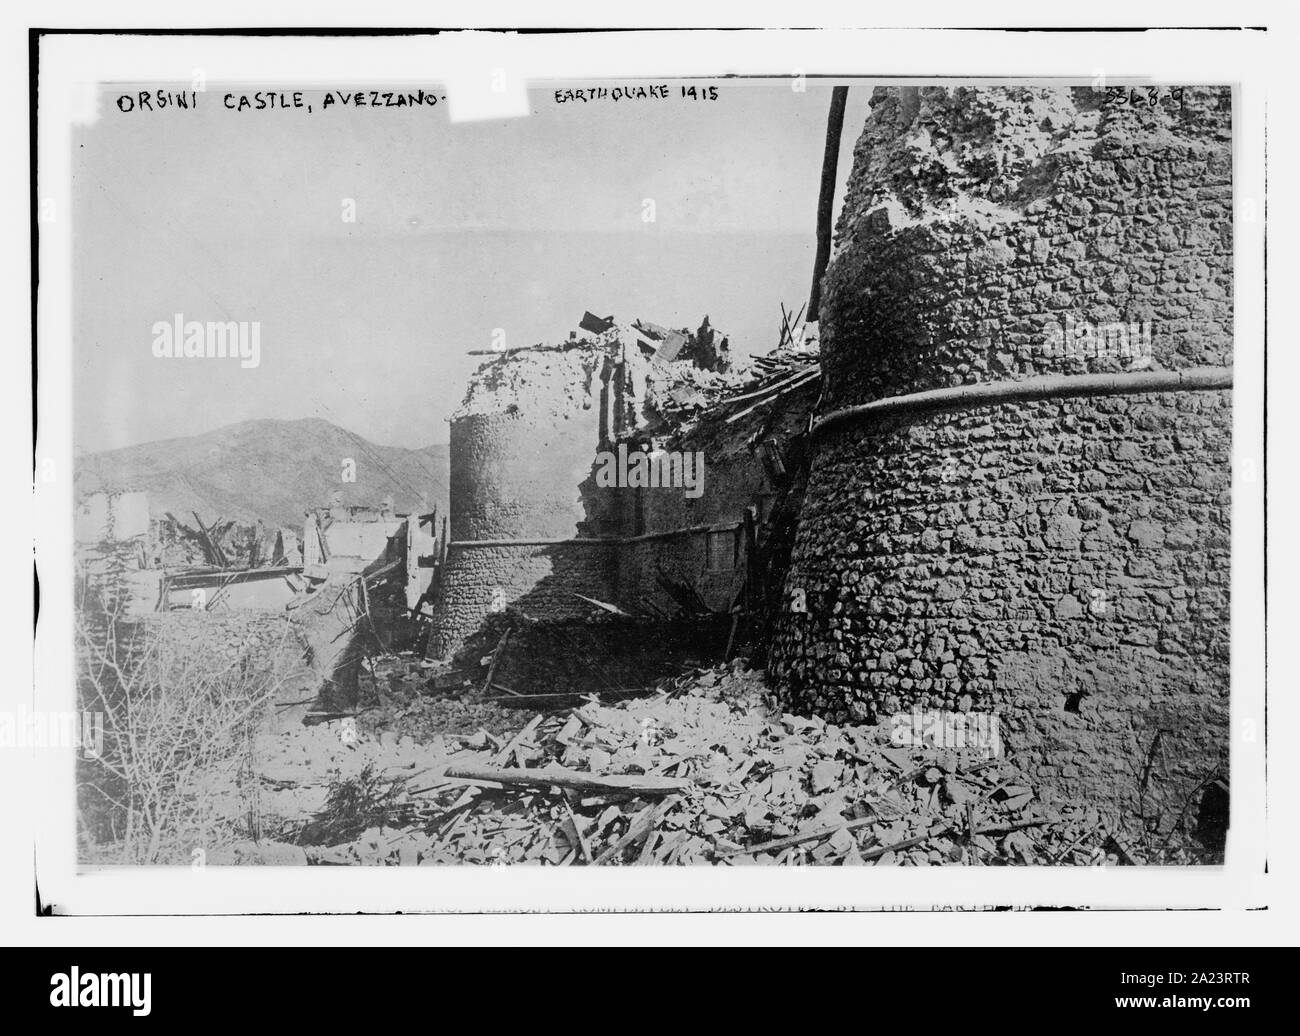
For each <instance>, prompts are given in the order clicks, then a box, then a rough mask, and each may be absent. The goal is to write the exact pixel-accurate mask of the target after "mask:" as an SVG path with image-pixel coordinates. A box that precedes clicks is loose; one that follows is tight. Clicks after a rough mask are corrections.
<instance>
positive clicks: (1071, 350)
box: [1043, 313, 1151, 366]
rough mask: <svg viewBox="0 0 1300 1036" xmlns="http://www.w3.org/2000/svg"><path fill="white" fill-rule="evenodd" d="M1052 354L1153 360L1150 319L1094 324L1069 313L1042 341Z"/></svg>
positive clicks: (1090, 357) (1142, 361)
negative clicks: (1075, 317)
mask: <svg viewBox="0 0 1300 1036" xmlns="http://www.w3.org/2000/svg"><path fill="white" fill-rule="evenodd" d="M1043 351H1044V352H1046V353H1047V354H1048V355H1049V356H1065V357H1068V358H1071V359H1080V360H1089V359H1106V358H1109V359H1118V360H1129V361H1130V362H1132V363H1134V364H1135V365H1139V366H1141V365H1144V364H1146V363H1148V362H1150V360H1151V321H1149V320H1141V321H1139V320H1130V321H1127V322H1123V321H1114V322H1112V323H1107V324H1093V323H1089V322H1088V321H1086V320H1077V321H1076V320H1075V319H1074V317H1073V316H1071V315H1070V314H1069V313H1067V314H1065V316H1064V317H1063V318H1062V320H1061V324H1060V326H1057V327H1053V328H1052V329H1051V330H1050V331H1049V332H1048V334H1047V339H1046V341H1045V342H1044V343H1043Z"/></svg>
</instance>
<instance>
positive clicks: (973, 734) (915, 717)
mask: <svg viewBox="0 0 1300 1036" xmlns="http://www.w3.org/2000/svg"><path fill="white" fill-rule="evenodd" d="M889 740H890V743H891V744H893V745H894V746H895V747H896V748H903V747H911V748H953V749H962V748H969V749H973V750H974V751H977V752H981V753H982V754H983V755H984V757H985V758H986V759H991V758H996V757H998V756H1000V755H1001V754H1002V719H1001V717H1000V716H998V715H997V714H996V713H992V712H949V711H946V710H939V709H929V710H924V711H923V710H921V709H913V710H912V711H911V712H896V713H894V715H893V716H891V717H890V731H889Z"/></svg>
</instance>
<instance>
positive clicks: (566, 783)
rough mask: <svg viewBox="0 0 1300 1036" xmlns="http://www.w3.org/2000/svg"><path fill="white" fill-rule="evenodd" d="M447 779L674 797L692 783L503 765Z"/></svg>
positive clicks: (458, 769)
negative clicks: (514, 767)
mask: <svg viewBox="0 0 1300 1036" xmlns="http://www.w3.org/2000/svg"><path fill="white" fill-rule="evenodd" d="M443 775H444V776H446V777H464V778H466V779H468V780H474V781H497V782H498V783H501V784H505V785H508V786H522V787H529V788H568V789H570V790H572V791H580V792H587V793H596V792H602V791H609V792H632V793H634V794H637V795H671V794H674V793H676V792H684V791H686V790H688V789H689V788H691V787H692V784H691V782H690V781H677V780H671V779H669V778H667V777H651V776H649V775H643V774H634V773H626V774H610V775H608V776H602V775H600V774H595V773H583V772H582V771H580V770H566V769H564V768H563V767H559V766H546V767H540V768H538V769H535V770H525V769H507V768H506V767H502V766H473V765H467V766H449V767H447V769H446V770H445V771H444V774H443Z"/></svg>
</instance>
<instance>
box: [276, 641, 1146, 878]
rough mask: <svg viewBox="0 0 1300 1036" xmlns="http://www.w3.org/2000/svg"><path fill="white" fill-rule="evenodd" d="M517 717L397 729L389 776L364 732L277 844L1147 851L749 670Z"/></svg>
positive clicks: (828, 856) (733, 851)
mask: <svg viewBox="0 0 1300 1036" xmlns="http://www.w3.org/2000/svg"><path fill="white" fill-rule="evenodd" d="M521 704H522V703H521ZM457 707H458V708H462V709H463V708H468V707H472V706H471V705H469V704H468V703H466V704H465V705H458V706H457ZM503 711H504V712H506V713H510V712H513V713H514V714H515V715H517V716H518V717H519V720H520V721H519V723H518V724H511V727H512V728H513V729H512V730H511V731H510V732H505V731H501V732H495V733H494V732H493V731H490V730H488V729H485V728H480V729H477V730H475V731H474V732H473V733H472V734H465V733H462V734H460V735H451V734H447V733H444V734H442V735H440V736H438V737H436V738H435V739H434V741H432V742H431V743H427V744H417V743H415V742H413V741H412V739H410V738H408V737H401V738H400V741H401V742H402V743H403V745H402V747H403V749H404V754H403V755H402V759H401V762H400V765H398V766H395V767H393V768H389V769H384V768H383V765H384V764H385V763H389V762H396V760H394V759H383V758H380V757H379V756H376V755H374V754H373V753H370V754H369V755H368V757H367V749H368V748H369V747H370V746H369V744H368V743H367V742H368V741H369V740H370V739H371V738H372V737H373V735H370V734H364V733H363V735H362V738H361V741H360V742H359V743H358V744H356V745H354V746H351V747H350V748H349V749H345V750H344V752H345V753H346V752H347V751H351V752H354V753H359V754H358V755H357V761H358V762H360V760H361V758H363V757H367V761H366V762H365V763H364V765H362V766H360V767H359V768H358V767H350V768H349V770H350V772H351V776H347V777H344V776H342V775H341V774H337V773H336V775H335V777H334V779H333V780H332V781H331V782H330V783H329V786H328V787H327V788H321V789H319V798H320V799H321V800H323V802H322V805H321V808H320V809H319V811H318V812H317V813H316V815H315V816H314V817H313V818H312V820H311V822H310V823H308V824H302V825H299V827H298V828H297V830H296V831H293V832H288V831H286V832H285V833H284V834H283V835H282V837H284V838H285V839H286V840H289V841H296V842H298V843H299V844H300V845H301V846H302V847H303V849H304V851H305V853H306V857H307V859H308V860H309V861H310V862H313V863H317V864H357V863H365V864H438V863H482V864H511V863H534V864H547V865H557V866H565V865H605V864H635V863H643V864H651V863H654V864H692V863H695V864H699V863H708V864H719V865H736V864H821V865H837V864H838V865H859V864H880V865H888V864H900V865H935V864H962V863H964V864H971V865H994V866H997V865H1006V864H1022V863H1037V864H1050V863H1055V864H1090V863H1107V862H1109V863H1139V862H1142V860H1141V859H1140V857H1139V855H1138V854H1137V853H1136V852H1135V851H1134V850H1133V849H1132V847H1131V846H1130V845H1128V844H1127V843H1125V842H1124V841H1123V840H1122V839H1117V838H1115V837H1113V836H1112V835H1111V834H1110V833H1109V830H1111V829H1112V828H1111V827H1110V825H1108V824H1107V823H1106V822H1105V821H1104V819H1103V818H1102V817H1100V816H1099V815H1097V814H1096V811H1095V810H1089V809H1086V808H1067V809H1064V810H1057V809H1054V808H1052V807H1051V806H1049V805H1048V804H1045V803H1042V802H1040V801H1039V800H1038V799H1037V798H1036V797H1035V793H1034V789H1033V787H1032V785H1031V784H1030V783H1029V781H1028V780H1027V779H1026V778H1025V777H1024V776H1023V774H1022V773H1020V772H1019V771H1018V770H1017V769H1016V767H1014V766H1013V765H1012V764H1011V763H1010V762H1009V761H1007V760H1006V759H1002V758H984V757H982V755H981V754H980V752H978V751H975V750H971V749H964V750H962V751H951V750H939V749H935V748H932V747H912V746H905V747H898V746H895V745H892V744H891V743H890V732H889V728H888V727H887V726H883V725H882V726H876V727H866V726H862V727H858V726H844V727H838V726H835V725H832V724H827V723H824V722H822V721H820V720H818V719H815V718H814V719H806V718H802V717H796V716H793V715H789V714H782V713H781V712H779V711H778V710H776V708H775V706H774V702H773V699H772V697H771V695H770V693H769V691H768V688H767V687H766V686H765V684H764V682H763V678H762V675H761V674H760V673H758V672H755V671H752V670H746V669H744V668H743V667H742V665H741V664H740V663H738V662H737V663H733V664H732V665H731V666H730V667H725V668H719V669H716V670H710V671H704V672H701V673H695V674H691V675H689V676H687V677H682V678H677V679H675V680H672V681H668V682H665V683H663V684H661V685H660V687H659V689H658V691H657V692H656V693H654V694H653V695H652V696H650V697H645V698H639V699H633V700H625V701H620V702H618V703H617V704H602V703H600V702H598V701H596V700H594V699H592V700H588V701H586V702H585V703H583V704H581V705H580V706H579V707H576V708H570V709H567V710H563V711H556V712H532V711H531V710H529V711H523V710H522V709H516V710H503ZM530 714H531V717H532V718H531V719H527V721H526V722H525V721H524V720H525V718H526V717H528V716H529V715H530ZM385 739H387V741H388V744H389V746H390V748H394V749H396V747H397V741H398V738H397V736H396V735H395V734H394V733H393V732H391V731H389V732H386V733H384V734H382V735H380V737H379V741H380V743H381V747H382V743H383V741H384V740H385ZM317 773H319V771H317Z"/></svg>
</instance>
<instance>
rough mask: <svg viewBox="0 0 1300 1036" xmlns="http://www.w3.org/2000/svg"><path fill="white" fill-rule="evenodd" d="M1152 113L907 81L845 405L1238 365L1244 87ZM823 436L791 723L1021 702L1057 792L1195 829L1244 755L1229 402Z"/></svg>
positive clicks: (1062, 408) (794, 591) (876, 161)
mask: <svg viewBox="0 0 1300 1036" xmlns="http://www.w3.org/2000/svg"><path fill="white" fill-rule="evenodd" d="M1150 98H1154V102H1153V103H1149V99H1150ZM1140 100H1141V103H1140V104H1137V103H1133V100H1132V98H1130V97H1129V96H1128V95H1127V93H1126V94H1125V97H1124V98H1123V100H1122V101H1120V100H1118V99H1117V96H1116V92H1109V93H1108V92H1104V91H1103V92H1098V91H1092V90H1088V89H1055V88H1051V89H1049V88H1018V89H1012V88H978V89H973V88H958V89H953V90H949V89H944V88H933V89H929V88H927V89H924V90H921V91H919V92H918V93H912V92H909V91H900V90H898V89H889V90H885V89H881V90H878V91H877V92H876V94H875V95H874V96H873V100H872V106H873V110H872V114H871V116H870V117H869V119H868V121H867V125H866V127H865V129H864V132H863V134H862V137H861V139H860V140H859V142H858V145H857V149H856V151H855V156H854V168H853V172H852V174H851V177H850V181H849V185H848V196H847V200H846V204H845V207H844V212H843V215H842V217H841V221H840V224H839V227H838V230H837V249H836V254H835V257H834V259H833V261H832V263H831V265H830V267H829V269H828V271H827V273H826V276H825V279H824V282H823V286H824V296H823V302H822V309H821V317H822V321H821V338H822V358H823V367H824V370H825V375H826V377H825V383H826V396H825V401H824V404H823V412H824V413H825V412H831V411H834V410H837V409H841V408H846V407H854V406H857V405H861V404H865V403H869V402H871V401H874V400H881V399H885V398H887V397H892V396H900V395H904V394H908V393H914V392H920V391H925V390H933V389H942V388H949V387H952V386H958V385H964V384H972V383H982V382H1006V381H1020V380H1024V379H1026V378H1031V377H1034V376H1044V375H1084V374H1115V375H1116V376H1117V377H1119V378H1120V379H1121V380H1122V379H1123V378H1124V377H1126V376H1127V377H1129V378H1132V376H1133V374H1132V372H1134V371H1135V370H1146V371H1161V370H1165V371H1178V370H1187V369H1189V368H1205V367H1228V366H1230V365H1231V362H1232V337H1231V327H1232V313H1231V298H1232V209H1231V206H1232V185H1231V160H1232V159H1231V127H1230V117H1231V95H1230V91H1229V90H1228V89H1227V88H1222V89H1217V88H1195V89H1194V88H1191V87H1188V88H1186V89H1184V90H1181V91H1170V90H1168V89H1162V90H1161V91H1159V92H1157V93H1155V94H1147V93H1144V94H1142V97H1141V98H1140ZM1116 326H1117V327H1121V328H1123V330H1124V333H1123V334H1122V335H1121V334H1118V333H1116V332H1115V331H1114V330H1113V328H1114V327H1116ZM1135 326H1136V327H1138V328H1140V329H1142V330H1140V331H1137V332H1134V331H1132V328H1134V327H1135ZM1108 329H1110V330H1108ZM1128 384H1129V385H1130V386H1132V385H1135V384H1136V382H1133V381H1130V382H1129V383H1128ZM815 439H816V441H815V442H814V444H813V451H814V452H813V456H812V460H811V467H810V472H809V481H808V489H807V497H806V500H805V504H804V508H803V512H802V514H801V517H800V523H799V527H798V532H797V536H796V542H795V547H794V550H793V554H792V559H791V567H790V572H789V575H788V578H787V581H786V592H787V596H786V601H785V605H784V609H785V610H784V612H783V614H782V616H781V618H780V620H779V621H778V624H777V630H776V637H775V639H774V642H773V645H772V649H771V657H770V668H771V671H772V675H773V677H774V678H775V680H776V681H777V682H778V683H780V684H781V686H782V688H783V690H782V693H783V695H784V697H785V700H786V702H787V704H788V705H789V707H790V708H792V709H795V710H800V711H811V712H815V713H818V714H821V715H823V716H825V717H827V718H829V719H833V720H849V719H853V720H858V721H861V720H864V719H869V718H871V717H876V718H882V717H884V716H886V715H888V714H891V713H895V712H897V711H900V710H907V709H909V708H911V707H913V706H920V707H922V708H937V709H955V710H970V709H974V710H982V711H995V712H998V713H1000V714H1001V715H1002V716H1003V724H1004V726H1003V739H1004V742H1005V744H1006V746H1007V750H1008V751H1009V752H1012V753H1014V754H1016V755H1017V757H1018V760H1019V761H1020V762H1021V763H1022V764H1025V765H1028V766H1029V768H1030V769H1031V770H1032V771H1033V772H1035V773H1036V774H1037V776H1038V777H1039V778H1040V785H1041V787H1042V789H1043V791H1042V793H1043V794H1044V795H1046V796H1049V797H1050V796H1052V795H1058V796H1062V797H1068V798H1071V799H1074V800H1079V799H1083V798H1087V799H1089V800H1090V801H1092V802H1093V803H1095V804H1097V805H1099V806H1102V807H1103V808H1106V809H1108V810H1111V811H1113V812H1114V813H1115V814H1122V815H1124V816H1126V817H1130V818H1131V817H1134V816H1136V815H1138V814H1140V813H1145V814H1147V815H1148V816H1149V815H1151V813H1152V812H1156V811H1160V810H1163V811H1164V812H1165V814H1166V822H1167V819H1168V816H1167V815H1168V813H1169V812H1170V811H1173V812H1175V813H1176V812H1177V808H1178V804H1179V802H1180V801H1182V800H1183V798H1185V796H1186V795H1188V794H1190V793H1192V792H1193V791H1194V789H1195V787H1196V785H1197V784H1198V783H1199V781H1200V780H1201V779H1202V778H1204V777H1205V776H1206V775H1207V774H1208V773H1209V772H1213V771H1214V770H1216V769H1222V768H1224V767H1226V759H1225V758H1221V757H1223V756H1226V746H1227V715H1228V661H1229V659H1228V632H1229V607H1228V606H1229V602H1228V584H1229V566H1230V556H1229V508H1230V449H1231V393H1230V391H1228V390H1227V389H1217V390H1214V391H1204V392H1194V391H1165V392H1137V391H1130V390H1129V389H1124V390H1122V394H1119V395H1114V396H1109V397H1096V396H1087V395H1083V396H1077V397H1067V396H1065V395H1062V396H1060V397H1051V396H1049V397H1048V398H1044V399H1038V400H1033V401H1029V402H1023V401H1022V402H1006V403H993V404H989V405H974V406H972V405H957V404H954V405H950V406H947V407H931V408H927V409H920V410H916V411H913V412H909V413H896V414H892V415H889V416H884V417H870V418H866V419H862V420H851V421H848V422H845V423H840V424H834V425H829V426H827V428H826V429H824V430H823V431H822V432H821V433H820V434H819V435H817V436H816V437H815ZM796 600H797V601H798V603H796ZM1158 733H1159V738H1157V734H1158ZM1223 772H1226V769H1224V770H1223ZM1144 785H1145V786H1146V787H1145V790H1143V786H1144ZM1153 800H1154V801H1153Z"/></svg>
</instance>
